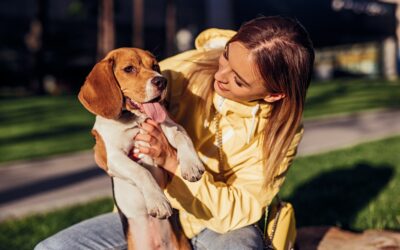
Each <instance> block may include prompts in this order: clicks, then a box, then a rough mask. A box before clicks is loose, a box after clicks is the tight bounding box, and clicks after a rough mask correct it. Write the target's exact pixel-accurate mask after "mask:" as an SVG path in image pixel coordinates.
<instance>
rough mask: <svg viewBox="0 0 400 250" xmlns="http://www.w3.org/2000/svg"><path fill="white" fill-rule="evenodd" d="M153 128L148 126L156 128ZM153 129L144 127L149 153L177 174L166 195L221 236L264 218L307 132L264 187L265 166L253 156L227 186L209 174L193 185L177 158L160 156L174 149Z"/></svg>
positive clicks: (176, 205) (294, 145) (297, 139)
mask: <svg viewBox="0 0 400 250" xmlns="http://www.w3.org/2000/svg"><path fill="white" fill-rule="evenodd" d="M147 123H149V122H147ZM150 124H153V123H152V122H150ZM150 124H148V125H149V126H153V125H150ZM149 126H147V125H144V127H143V128H144V129H145V130H147V131H148V133H149V136H148V137H147V138H150V139H149V140H150V141H151V145H152V148H153V149H150V150H149V151H148V152H153V153H154V154H151V153H149V154H150V156H152V157H155V158H162V159H158V161H160V162H164V163H165V165H163V167H164V168H165V169H167V171H168V172H170V173H173V174H174V175H173V177H172V181H171V182H170V183H169V184H168V186H167V191H166V194H167V195H168V196H169V197H168V198H169V200H170V202H171V203H172V206H173V207H174V208H176V209H178V210H180V212H181V213H182V214H184V215H185V216H187V217H188V218H189V219H190V217H195V218H197V219H203V220H204V224H205V225H206V226H207V228H209V229H211V230H214V231H216V232H219V233H224V232H227V231H229V230H233V229H236V228H240V227H243V226H246V225H249V224H252V223H255V222H256V221H258V220H259V219H260V218H261V216H262V212H263V208H265V207H266V206H267V205H268V204H269V203H270V202H271V201H272V199H273V198H274V196H275V195H276V193H277V192H278V191H279V188H280V186H281V185H282V183H283V181H284V179H285V175H286V172H287V170H288V168H289V166H290V164H291V162H292V160H293V158H294V156H295V154H296V149H297V145H298V143H299V142H300V139H301V136H302V134H303V129H302V128H300V129H299V131H298V133H297V134H296V136H295V137H294V139H293V141H292V144H291V146H290V148H289V150H288V153H287V155H286V157H285V159H284V161H283V162H282V164H281V166H280V170H279V174H278V176H276V178H275V182H274V183H273V184H272V185H264V184H265V183H264V182H265V179H264V177H265V171H266V170H265V169H264V164H263V162H262V160H258V159H257V157H253V156H252V155H251V154H249V155H248V159H243V161H242V162H241V164H240V166H232V167H233V168H235V169H237V170H236V171H235V172H234V174H233V175H231V176H229V177H228V178H227V180H226V182H221V181H216V180H215V179H214V177H213V175H212V174H211V173H209V172H206V173H204V175H203V177H202V178H201V180H200V181H198V182H194V183H191V182H188V181H186V180H184V179H183V178H182V176H181V175H180V169H179V165H177V160H176V154H175V155H173V154H172V155H170V157H171V159H164V157H165V156H166V155H168V154H162V153H159V152H161V151H162V150H161V148H164V149H165V148H168V147H170V145H169V144H168V145H166V144H165V142H166V140H165V141H164V140H163V139H161V140H158V139H160V138H163V134H160V133H158V132H156V133H155V134H153V132H154V131H157V130H156V129H154V128H153V129H149V128H150V127H149ZM251 147H257V145H251V146H250V147H249V148H248V150H249V152H255V151H256V150H254V148H251ZM141 151H143V149H141ZM167 158H168V157H167ZM169 164H170V165H169Z"/></svg>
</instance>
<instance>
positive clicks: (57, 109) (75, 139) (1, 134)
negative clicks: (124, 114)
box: [0, 96, 94, 162]
mask: <svg viewBox="0 0 400 250" xmlns="http://www.w3.org/2000/svg"><path fill="white" fill-rule="evenodd" d="M93 123H94V116H93V115H91V114H90V113H89V112H88V111H86V110H85V109H84V108H83V107H82V105H81V104H80V103H79V102H78V101H77V98H76V97H74V96H59V97H50V96H44V97H24V98H12V99H11V98H7V99H1V100H0V162H6V161H13V160H22V159H33V158H37V157H44V156H49V155H55V154H60V153H67V152H74V151H79V150H84V149H89V148H90V147H91V146H93V143H94V141H93V139H92V137H91V135H90V130H91V127H92V126H93Z"/></svg>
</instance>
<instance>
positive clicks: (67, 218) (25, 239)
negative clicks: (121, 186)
mask: <svg viewBox="0 0 400 250" xmlns="http://www.w3.org/2000/svg"><path fill="white" fill-rule="evenodd" d="M112 207H113V203H112V200H111V199H101V200H97V201H93V202H90V203H88V204H85V205H78V206H73V207H69V208H64V209H61V210H57V211H54V212H50V213H47V214H38V215H33V216H29V217H26V218H24V219H19V220H10V221H6V222H3V223H1V224H0V250H3V249H4V250H8V249H19V250H24V249H27V250H28V249H33V248H34V246H35V245H36V244H37V243H38V242H40V241H41V240H43V239H45V238H46V237H48V236H49V235H52V234H54V233H56V232H58V231H60V230H62V229H64V228H66V227H68V226H70V225H73V224H75V223H78V222H80V221H82V220H84V219H87V218H90V217H94V216H96V215H99V214H102V213H106V212H110V211H111V210H112Z"/></svg>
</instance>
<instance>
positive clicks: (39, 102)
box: [0, 80, 400, 162]
mask: <svg viewBox="0 0 400 250" xmlns="http://www.w3.org/2000/svg"><path fill="white" fill-rule="evenodd" d="M377 108H400V82H395V83H389V82H386V81H378V80H352V81H350V80H347V81H331V82H320V83H312V84H311V86H310V89H309V93H308V97H307V102H306V109H305V114H304V115H305V118H306V119H308V118H315V117H319V116H328V115H336V114H343V113H349V112H356V111H362V110H370V109H377ZM93 123H94V116H93V115H92V114H90V113H89V112H88V111H86V110H85V109H84V108H83V107H82V105H81V104H80V103H79V102H78V100H77V98H76V97H75V96H58V97H49V96H43V97H23V98H22V97H20V98H10V97H7V98H2V99H1V100H0V162H7V161H13V160H26V159H33V158H38V157H46V156H49V155H56V154H62V153H68V152H74V151H79V150H85V149H89V148H91V147H92V145H93V144H94V141H93V139H92V137H91V135H90V129H91V127H92V125H93Z"/></svg>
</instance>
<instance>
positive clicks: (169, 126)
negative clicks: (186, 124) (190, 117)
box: [161, 117, 204, 181]
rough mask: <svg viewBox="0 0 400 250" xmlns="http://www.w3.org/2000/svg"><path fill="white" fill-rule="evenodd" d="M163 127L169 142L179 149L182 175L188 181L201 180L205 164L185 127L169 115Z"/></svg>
mask: <svg viewBox="0 0 400 250" xmlns="http://www.w3.org/2000/svg"><path fill="white" fill-rule="evenodd" d="M161 129H162V130H163V132H164V134H165V136H166V137H167V139H168V141H169V143H171V145H172V146H173V147H175V148H176V149H177V154H178V160H179V163H180V165H181V171H182V173H181V174H182V177H183V178H185V179H186V180H188V181H198V180H200V178H201V176H202V174H203V173H204V165H203V163H202V162H201V161H200V159H199V157H198V155H197V153H196V150H195V148H194V145H193V142H192V140H191V139H190V137H189V135H188V134H187V133H186V131H185V129H184V128H183V127H182V126H180V125H178V124H176V123H175V122H174V121H172V119H171V118H169V117H167V119H166V120H165V122H164V123H162V124H161Z"/></svg>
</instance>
